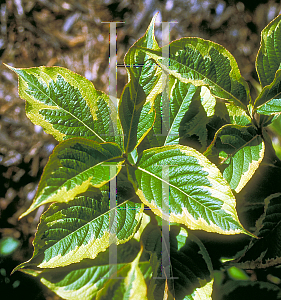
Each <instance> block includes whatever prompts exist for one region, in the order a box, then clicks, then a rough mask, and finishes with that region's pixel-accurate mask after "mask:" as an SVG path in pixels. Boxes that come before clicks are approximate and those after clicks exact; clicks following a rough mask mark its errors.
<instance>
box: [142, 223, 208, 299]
mask: <svg viewBox="0 0 281 300" xmlns="http://www.w3.org/2000/svg"><path fill="white" fill-rule="evenodd" d="M175 227H177V226H171V227H170V237H169V238H170V240H169V243H168V244H166V245H165V246H166V247H168V248H169V249H168V253H169V254H170V258H169V261H170V264H171V265H170V272H169V273H170V277H167V275H166V274H167V270H166V269H167V267H168V266H166V267H164V266H165V265H164V263H163V260H164V257H163V251H162V247H163V245H162V243H163V240H165V237H164V236H163V234H162V232H161V228H160V227H159V226H154V225H149V226H147V227H146V229H145V231H144V233H143V236H142V241H143V244H144V247H145V249H146V251H148V252H149V253H151V254H154V253H155V254H156V255H157V258H158V260H159V261H160V263H159V266H158V270H157V274H154V275H153V277H156V281H155V282H156V287H155V292H154V297H155V300H160V299H163V293H165V292H164V291H165V290H166V282H167V281H168V288H169V291H170V294H171V295H173V296H174V297H175V299H185V298H184V297H188V296H191V295H193V294H194V295H195V294H196V290H197V289H200V288H201V287H203V286H204V285H205V284H206V283H207V282H209V281H210V278H211V272H210V270H209V266H208V265H209V264H211V260H210V258H209V257H208V254H207V255H205V253H207V252H206V249H205V248H204V246H203V244H202V243H200V241H199V243H200V245H199V244H197V241H198V240H196V241H195V240H194V239H193V238H191V239H190V238H189V234H188V237H187V238H186V241H185V243H184V245H183V246H182V247H180V248H179V249H178V243H177V239H178V238H179V237H178V235H180V234H181V233H180V234H178V232H177V230H175ZM176 229H177V228H176ZM193 237H194V236H193ZM203 248H204V249H203ZM202 250H203V251H202ZM204 252H205V253H204ZM206 260H208V262H206ZM161 262H162V263H161ZM211 269H212V267H211ZM166 294H168V293H166ZM186 299H193V298H186Z"/></svg>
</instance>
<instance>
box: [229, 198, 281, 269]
mask: <svg viewBox="0 0 281 300" xmlns="http://www.w3.org/2000/svg"><path fill="white" fill-rule="evenodd" d="M264 210H265V212H264V214H263V215H262V216H261V217H260V218H259V220H258V221H257V223H256V227H257V231H256V235H257V236H258V237H259V238H260V239H258V240H256V239H253V240H251V242H250V244H249V246H248V247H247V249H246V251H245V253H244V254H243V255H242V257H240V258H239V260H238V263H234V264H235V265H237V266H238V267H239V268H245V269H259V268H268V267H272V266H276V265H280V263H281V247H280V234H281V193H276V194H273V195H270V196H269V197H267V198H266V199H265V209H264Z"/></svg>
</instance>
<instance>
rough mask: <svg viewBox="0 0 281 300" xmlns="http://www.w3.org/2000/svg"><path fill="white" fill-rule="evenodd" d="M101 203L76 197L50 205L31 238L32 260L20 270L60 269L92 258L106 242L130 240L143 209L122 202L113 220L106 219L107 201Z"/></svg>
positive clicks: (101, 249)
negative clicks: (32, 239)
mask: <svg viewBox="0 0 281 300" xmlns="http://www.w3.org/2000/svg"><path fill="white" fill-rule="evenodd" d="M102 200H103V201H101V200H95V199H93V198H90V197H85V196H80V197H77V198H75V199H74V200H73V201H71V202H70V203H55V204H53V205H51V206H50V208H49V209H48V211H47V212H46V213H45V214H44V215H43V216H42V218H41V222H40V224H39V227H38V230H37V233H36V235H35V240H34V242H33V243H34V253H33V256H32V259H31V260H29V261H28V262H26V263H24V264H22V265H20V268H23V267H24V268H26V267H27V268H28V267H30V266H32V265H37V266H38V267H39V268H57V267H64V266H67V265H69V264H72V263H77V262H79V261H81V260H82V259H85V258H91V259H94V258H95V257H96V256H97V255H98V253H100V252H103V251H105V250H106V249H107V248H108V247H109V245H110V243H113V242H114V243H116V244H117V245H118V244H124V243H125V242H127V241H128V240H130V239H131V238H132V237H133V236H134V234H135V233H136V230H137V229H138V227H139V225H140V221H141V219H142V211H143V206H142V205H141V204H137V203H133V202H130V201H126V202H124V203H123V204H121V205H118V206H117V207H116V208H114V209H113V211H114V220H110V217H111V213H112V211H111V212H110V211H108V210H109V207H108V206H109V199H108V197H107V199H102ZM110 236H111V238H110Z"/></svg>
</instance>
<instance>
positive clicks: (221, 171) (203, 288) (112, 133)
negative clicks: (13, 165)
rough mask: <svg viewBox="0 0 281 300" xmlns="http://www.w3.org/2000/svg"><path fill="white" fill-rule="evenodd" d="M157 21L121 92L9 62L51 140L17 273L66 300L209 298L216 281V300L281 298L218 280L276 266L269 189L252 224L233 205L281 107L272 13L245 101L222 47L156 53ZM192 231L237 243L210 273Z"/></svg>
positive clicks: (188, 45)
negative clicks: (255, 85)
mask: <svg viewBox="0 0 281 300" xmlns="http://www.w3.org/2000/svg"><path fill="white" fill-rule="evenodd" d="M155 19H156V16H154V18H153V19H152V21H151V23H150V25H149V27H148V29H147V31H146V33H145V34H144V36H143V37H141V38H140V39H139V40H138V41H136V42H135V44H134V45H133V46H132V47H131V48H130V49H129V51H128V53H127V54H126V56H125V58H124V63H125V65H126V69H127V72H128V83H127V84H126V86H125V87H124V89H123V92H122V95H121V97H120V99H112V97H110V96H108V95H106V94H105V93H103V92H101V91H98V90H96V89H95V87H94V86H93V84H92V83H91V82H89V81H88V80H87V79H85V78H84V77H82V76H80V75H78V74H76V73H74V72H72V71H70V70H67V69H64V68H61V67H38V68H28V69H25V68H21V69H17V68H13V67H10V66H8V67H9V68H10V69H12V70H13V71H14V72H16V74H17V75H18V78H19V94H20V96H21V98H23V99H25V100H26V114H27V116H28V117H29V119H30V120H31V121H32V122H33V123H34V124H37V125H40V126H42V127H43V128H44V130H45V131H46V132H47V133H49V134H52V135H53V136H54V137H55V138H56V139H57V140H58V141H59V142H60V143H59V145H58V146H57V147H56V148H55V149H54V151H53V153H52V154H51V156H50V158H49V161H48V163H47V165H46V167H45V169H44V172H43V175H42V178H41V180H40V183H39V186H38V190H37V193H36V196H35V199H34V201H33V203H32V205H31V206H30V208H29V209H28V210H27V211H26V212H24V213H23V214H22V216H21V217H24V216H25V215H27V214H28V213H30V212H32V211H34V210H35V209H36V208H38V207H39V206H40V205H43V204H51V205H50V207H49V209H48V210H47V211H46V212H45V213H44V214H43V215H42V217H41V220H40V224H39V226H38V230H37V233H36V236H35V239H34V243H33V244H34V253H33V256H32V258H31V259H30V260H29V261H27V262H25V263H22V264H21V265H19V266H18V267H16V269H15V270H21V271H23V272H25V273H28V274H30V275H33V276H36V277H38V278H40V280H41V282H42V283H43V284H45V285H46V286H47V287H48V288H50V289H51V290H53V291H54V292H55V293H56V294H58V295H59V296H60V297H62V298H64V299H83V300H88V299H89V300H90V299H96V300H100V299H148V300H158V299H177V300H182V299H184V300H187V299H194V300H195V299H213V297H215V296H214V295H216V289H219V290H220V291H222V293H218V292H217V294H220V295H222V296H220V298H221V299H223V295H228V294H231V293H232V292H233V291H235V290H236V289H237V288H239V287H246V286H247V287H249V288H251V287H253V286H254V285H256V288H260V289H261V290H262V289H267V290H270V291H271V292H272V293H275V294H274V295H276V297H281V291H280V287H279V286H278V285H276V284H273V283H268V282H256V283H253V282H252V281H250V280H247V278H248V277H247V276H246V280H245V274H246V273H242V274H243V276H244V277H243V276H242V278H243V279H244V281H242V280H239V278H241V276H240V277H239V276H236V277H237V278H238V280H236V281H228V282H226V281H224V280H219V279H218V278H219V277H218V273H219V274H224V276H225V274H228V276H230V275H231V274H232V273H231V270H232V271H233V270H234V269H233V268H236V269H237V270H240V271H241V270H242V269H247V270H249V269H252V270H257V269H265V268H268V267H275V268H278V267H279V266H280V262H281V258H280V257H281V253H280V251H281V248H280V241H279V240H280V238H279V236H280V234H279V233H280V232H279V230H280V227H279V226H280V214H281V204H280V203H281V202H280V200H281V198H280V193H274V194H273V195H269V196H268V197H267V198H266V199H262V201H264V202H262V204H261V207H264V213H263V214H262V215H261V216H260V218H259V219H258V221H257V223H256V226H255V228H254V230H255V232H253V233H251V232H250V231H249V229H245V228H244V226H243V225H242V224H241V222H240V220H239V217H238V213H237V210H236V206H237V201H236V200H237V198H238V197H239V194H241V193H243V191H244V190H245V186H247V185H248V183H249V181H250V180H251V178H252V177H253V176H254V174H255V173H257V170H258V169H259V167H260V165H261V163H262V161H264V160H265V156H266V155H265V153H266V150H267V149H269V150H270V151H271V150H272V146H271V141H270V138H269V136H268V134H267V130H266V127H267V126H268V125H269V124H271V123H272V122H273V121H274V120H275V119H276V118H277V117H278V115H279V114H280V113H281V92H280V91H281V84H280V82H281V75H280V74H281V73H280V63H281V43H280V41H281V29H280V24H281V16H278V17H277V18H276V19H274V20H273V21H272V22H271V23H270V24H269V25H268V26H267V27H266V28H265V29H264V30H263V31H262V34H261V46H260V49H259V52H258V55H257V59H256V69H257V73H258V77H259V80H260V85H261V88H262V90H261V93H260V94H259V95H258V97H257V98H256V99H255V100H253V99H252V98H251V95H250V90H249V87H248V84H247V82H246V81H245V79H244V78H243V77H242V76H241V74H240V71H239V68H238V65H237V62H236V61H235V59H234V57H233V56H232V55H231V54H230V53H229V52H228V51H227V50H226V49H225V48H224V47H222V46H221V45H218V44H216V43H214V42H211V41H207V40H203V39H200V38H181V39H179V40H176V41H172V42H171V43H170V44H169V45H166V46H163V47H162V48H160V47H159V45H158V43H157V41H156V39H155V36H154V25H155ZM167 47H168V49H169V57H166V56H165V53H166V52H167V51H166V50H167ZM112 100H114V101H112ZM114 103H117V104H118V105H117V107H116V106H115V105H114ZM241 191H242V192H241ZM249 203H250V202H248V204H249ZM250 204H252V205H253V206H255V205H256V204H255V203H254V202H253V203H250ZM259 205H260V204H259ZM240 206H242V207H244V209H245V210H250V209H249V208H248V206H247V201H245V202H244V203H242V204H241V205H240ZM198 230H201V231H205V232H210V233H213V234H221V235H236V234H245V235H247V236H248V239H246V247H245V249H244V250H242V251H240V252H237V253H233V256H232V257H231V258H229V259H228V260H227V262H226V263H223V262H222V260H220V262H222V263H221V264H220V265H219V268H221V269H220V271H214V266H215V269H219V268H217V265H216V262H215V256H213V255H212V253H211V252H210V253H208V247H207V245H205V242H204V241H203V240H200V238H198V235H197V234H196V233H197V231H198ZM254 230H251V231H254ZM207 236H208V237H211V236H212V235H211V234H209V235H207ZM240 250H241V249H240ZM218 252H220V253H219V254H217V255H219V257H216V259H217V260H218V259H221V258H222V257H223V256H224V252H223V250H222V251H218ZM241 272H242V271H241ZM237 278H236V279H237ZM214 280H215V283H214ZM213 286H214V287H213Z"/></svg>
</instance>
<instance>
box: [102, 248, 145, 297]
mask: <svg viewBox="0 0 281 300" xmlns="http://www.w3.org/2000/svg"><path fill="white" fill-rule="evenodd" d="M141 254H142V251H140V252H139V254H138V255H137V257H136V258H135V259H134V261H133V262H132V263H131V264H130V265H129V266H130V269H129V270H128V268H124V269H123V270H121V271H120V272H119V273H118V277H121V276H124V279H123V280H116V279H115V278H113V279H111V280H109V281H108V282H107V283H106V285H105V286H104V288H103V289H102V290H101V291H100V292H99V293H98V295H97V298H96V300H107V299H112V300H121V299H124V300H148V298H147V286H146V282H145V279H144V276H143V273H142V271H141V269H140V267H139V260H140V256H141ZM146 267H149V265H148V264H146Z"/></svg>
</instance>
